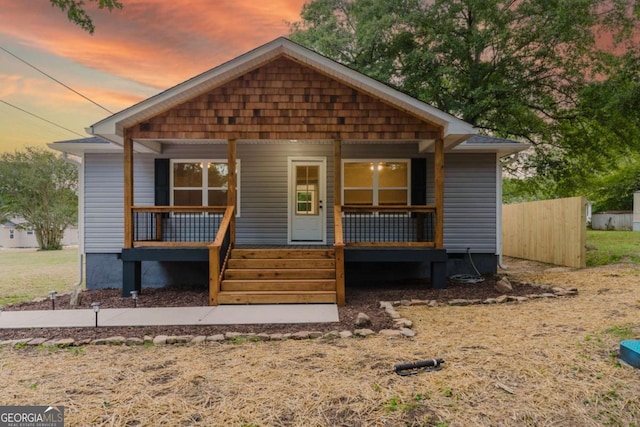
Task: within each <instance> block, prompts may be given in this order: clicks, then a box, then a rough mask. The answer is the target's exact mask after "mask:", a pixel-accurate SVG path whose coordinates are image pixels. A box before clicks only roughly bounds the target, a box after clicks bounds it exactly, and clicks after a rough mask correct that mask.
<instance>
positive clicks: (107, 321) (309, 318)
mask: <svg viewBox="0 0 640 427" xmlns="http://www.w3.org/2000/svg"><path fill="white" fill-rule="evenodd" d="M338 321H339V319H338V307H337V306H336V305H335V304H277V305H275V304H274V305H222V306H217V307H158V308H143V307H139V308H107V309H101V310H100V312H99V313H98V326H104V327H107V326H186V325H250V324H269V323H331V322H338ZM95 322H96V315H95V313H94V311H93V310H92V309H79V310H30V311H2V312H0V329H25V328H84V327H94V326H95Z"/></svg>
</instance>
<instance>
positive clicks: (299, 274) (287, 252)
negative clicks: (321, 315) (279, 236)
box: [218, 248, 336, 304]
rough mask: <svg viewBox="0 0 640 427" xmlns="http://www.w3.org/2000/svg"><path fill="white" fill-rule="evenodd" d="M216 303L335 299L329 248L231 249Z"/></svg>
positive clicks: (333, 262) (320, 301) (299, 301)
mask: <svg viewBox="0 0 640 427" xmlns="http://www.w3.org/2000/svg"><path fill="white" fill-rule="evenodd" d="M218 302H219V303H220V304H277V303H282V304H285V303H291V304H293V303H335V302H336V276H335V255H334V251H333V249H295V248H292V249H290V248H282V249H233V250H232V252H231V257H230V258H229V260H228V264H227V269H226V270H225V273H224V277H223V279H222V282H221V285H220V293H219V294H218Z"/></svg>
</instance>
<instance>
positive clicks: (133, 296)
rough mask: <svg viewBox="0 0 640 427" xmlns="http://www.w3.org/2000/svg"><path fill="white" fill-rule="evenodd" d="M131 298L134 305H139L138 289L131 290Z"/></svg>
mask: <svg viewBox="0 0 640 427" xmlns="http://www.w3.org/2000/svg"><path fill="white" fill-rule="evenodd" d="M131 299H132V300H133V307H134V308H136V307H137V306H138V291H131Z"/></svg>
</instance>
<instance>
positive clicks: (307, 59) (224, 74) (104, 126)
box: [87, 37, 477, 147]
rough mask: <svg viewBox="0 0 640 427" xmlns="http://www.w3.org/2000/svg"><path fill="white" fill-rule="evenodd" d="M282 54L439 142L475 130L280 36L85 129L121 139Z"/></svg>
mask: <svg viewBox="0 0 640 427" xmlns="http://www.w3.org/2000/svg"><path fill="white" fill-rule="evenodd" d="M281 56H285V57H288V58H291V59H293V60H295V61H297V62H299V63H301V64H303V65H305V66H308V67H310V68H312V69H315V70H317V71H319V72H321V73H323V74H325V75H327V76H329V77H331V78H333V79H335V80H337V81H339V82H341V83H343V84H346V85H348V86H351V87H353V88H354V89H356V90H359V91H361V92H363V93H367V94H369V95H371V96H374V97H376V98H379V99H381V100H382V101H384V102H385V103H387V104H389V105H391V106H393V107H395V108H398V109H401V110H404V111H407V112H409V113H411V114H412V115H414V116H416V117H418V118H420V119H422V120H424V121H426V122H430V123H433V124H435V125H438V126H442V128H443V129H444V137H445V146H448V147H453V146H455V145H457V144H458V143H460V142H462V141H464V140H465V139H467V138H468V137H470V136H472V135H475V134H476V133H477V129H475V128H474V127H473V126H472V125H470V124H469V123H466V122H464V121H463V120H460V119H458V118H457V117H454V116H452V115H451V114H448V113H445V112H444V111H441V110H439V109H437V108H435V107H433V106H431V105H428V104H426V103H424V102H422V101H420V100H418V99H415V98H413V97H411V96H409V95H407V94H404V93H402V92H400V91H398V90H396V89H393V88H391V87H390V86H387V85H385V84H383V83H381V82H379V81H377V80H374V79H372V78H370V77H367V76H365V75H364V74H361V73H359V72H357V71H355V70H352V69H351V68H348V67H346V66H344V65H342V64H339V63H338V62H335V61H333V60H331V59H329V58H327V57H325V56H322V55H320V54H318V53H316V52H313V51H311V50H309V49H307V48H305V47H303V46H301V45H299V44H297V43H294V42H292V41H291V40H289V39H286V38H284V37H281V38H278V39H275V40H274V41H272V42H270V43H267V44H265V45H263V46H260V47H258V48H256V49H254V50H252V51H250V52H248V53H245V54H244V55H241V56H239V57H237V58H235V59H232V60H230V61H228V62H226V63H224V64H222V65H219V66H217V67H215V68H213V69H211V70H209V71H206V72H204V73H202V74H200V75H198V76H195V77H193V78H191V79H189V80H187V81H185V82H183V83H180V84H178V85H177V86H174V87H172V88H170V89H167V90H165V91H164V92H161V93H159V94H157V95H155V96H152V97H151V98H148V99H146V100H144V101H141V102H139V103H138V104H135V105H133V106H131V107H129V108H127V109H125V110H122V111H120V112H119V113H116V114H114V115H112V116H110V117H107V118H105V119H103V120H101V121H99V122H97V123H95V124H93V125H92V126H91V127H90V128H89V129H88V130H87V131H88V132H89V133H90V134H92V135H97V136H101V137H103V138H105V139H107V140H109V141H111V142H114V143H116V144H122V130H123V128H125V127H129V126H132V125H135V124H137V123H140V122H143V121H145V120H147V119H150V118H151V117H154V116H156V115H158V114H160V113H163V112H165V111H167V110H169V109H171V108H173V107H175V106H177V105H180V104H182V103H184V102H186V101H188V100H190V99H193V98H194V97H197V96H199V95H202V94H204V93H206V92H208V91H210V90H212V89H214V88H216V87H219V86H221V85H223V84H225V83H227V82H229V81H231V80H233V79H235V78H238V77H240V76H241V75H244V74H246V73H247V72H249V71H251V70H254V69H256V68H259V67H260V66H263V65H265V64H267V63H269V62H271V61H273V60H274V59H276V58H278V57H281Z"/></svg>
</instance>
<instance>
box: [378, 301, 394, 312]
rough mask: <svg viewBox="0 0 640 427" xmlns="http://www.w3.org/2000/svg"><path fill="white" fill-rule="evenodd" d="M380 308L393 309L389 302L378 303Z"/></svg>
mask: <svg viewBox="0 0 640 427" xmlns="http://www.w3.org/2000/svg"><path fill="white" fill-rule="evenodd" d="M380 308H382V309H383V310H387V309H389V310H390V309H393V305H392V304H391V303H390V302H389V301H380Z"/></svg>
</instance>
